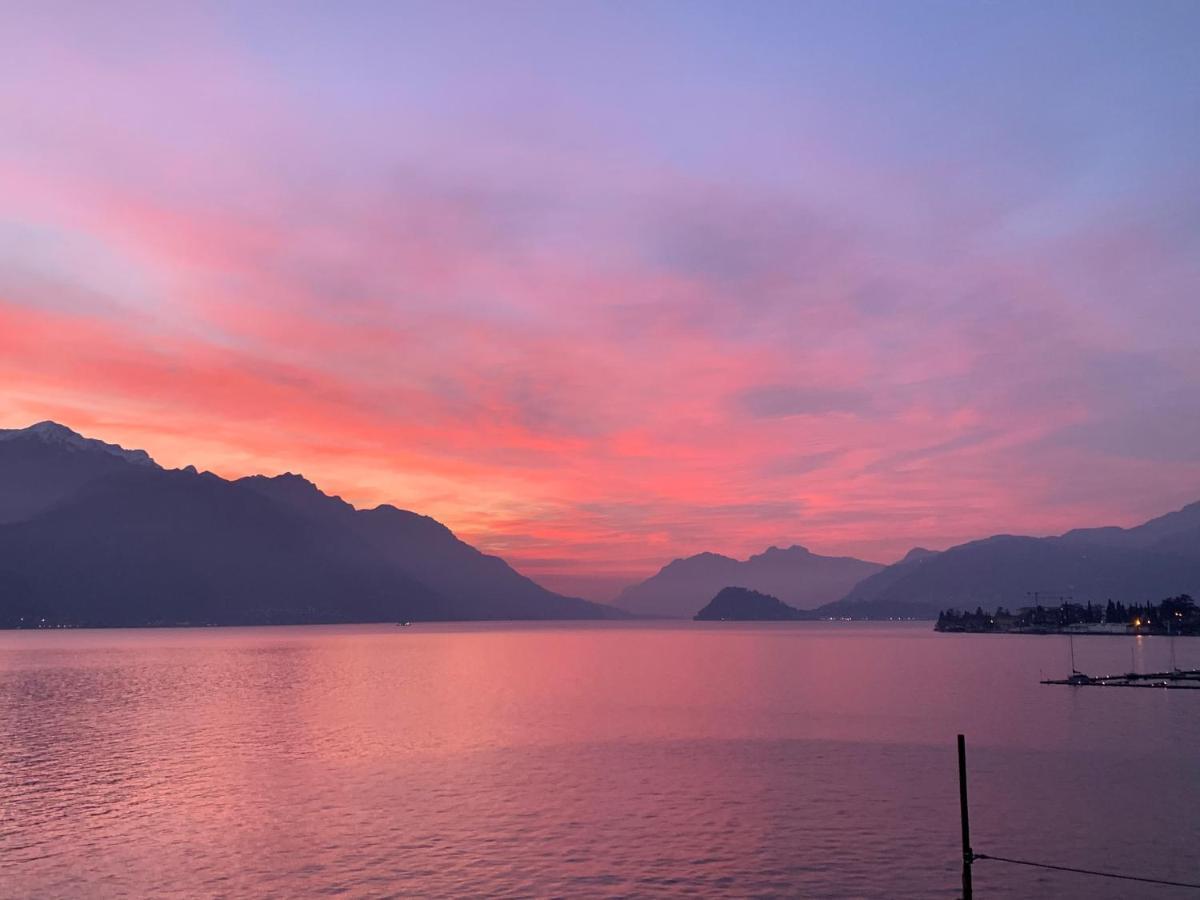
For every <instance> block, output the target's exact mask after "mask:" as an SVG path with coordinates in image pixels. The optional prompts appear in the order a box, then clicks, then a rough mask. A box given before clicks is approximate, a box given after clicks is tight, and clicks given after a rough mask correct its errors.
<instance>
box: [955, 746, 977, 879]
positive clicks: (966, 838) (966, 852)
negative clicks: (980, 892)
mask: <svg viewBox="0 0 1200 900" xmlns="http://www.w3.org/2000/svg"><path fill="white" fill-rule="evenodd" d="M958 810H959V813H960V814H961V816H962V854H963V865H962V889H963V900H971V863H972V861H973V860H974V859H975V857H974V854H972V853H971V821H970V818H969V816H968V815H967V739H966V738H965V737H964V736H963V735H961V734H960V735H959V736H958Z"/></svg>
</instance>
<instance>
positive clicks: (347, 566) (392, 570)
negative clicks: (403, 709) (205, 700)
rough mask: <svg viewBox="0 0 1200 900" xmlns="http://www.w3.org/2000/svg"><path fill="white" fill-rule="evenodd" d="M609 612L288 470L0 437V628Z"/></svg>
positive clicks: (29, 431) (37, 430)
mask: <svg viewBox="0 0 1200 900" xmlns="http://www.w3.org/2000/svg"><path fill="white" fill-rule="evenodd" d="M619 615H622V614H621V613H620V612H619V611H617V610H614V609H611V608H609V607H605V606H603V605H601V604H596V603H590V602H588V601H586V600H581V599H579V598H573V597H564V596H561V595H558V594H555V593H553V592H551V591H548V590H546V589H545V588H543V587H541V586H540V585H538V584H536V583H535V582H533V581H532V580H530V579H528V578H526V577H524V576H523V575H520V574H519V573H517V572H515V571H514V570H513V569H512V568H511V567H509V566H508V564H507V563H505V562H504V561H503V560H502V559H500V558H498V557H495V556H489V555H487V554H484V553H481V552H480V551H478V550H476V549H475V548H474V547H471V546H470V545H468V544H466V543H465V542H463V541H461V540H459V539H458V538H457V537H455V536H454V534H453V533H452V532H451V531H450V530H449V529H448V528H446V527H445V526H444V525H442V524H441V523H439V522H437V521H435V520H434V519H431V518H429V517H427V516H420V515H418V514H416V513H411V512H407V511H404V510H400V509H396V508H395V507H392V506H380V507H376V508H375V509H368V510H358V509H355V508H354V507H353V506H351V505H350V504H349V503H346V502H345V501H343V500H342V499H341V498H338V497H331V496H329V495H326V494H324V493H322V492H321V491H320V490H319V489H318V488H317V487H316V486H315V485H314V484H312V483H311V482H309V481H307V480H306V479H304V478H302V477H301V476H298V475H292V474H290V473H289V474H287V475H283V476H278V477H275V478H268V477H265V476H251V477H249V478H243V479H238V480H236V481H228V480H226V479H223V478H220V477H218V476H216V475H214V474H212V473H209V472H205V473H200V472H197V471H196V470H195V469H194V468H192V467H190V466H189V467H188V468H187V469H178V470H167V469H163V468H161V467H160V466H159V465H158V464H157V463H155V462H154V460H153V459H151V458H150V456H149V455H148V454H146V453H145V452H144V451H141V450H126V449H125V448H122V447H119V446H117V445H115V444H106V443H104V442H102V441H97V440H94V439H91V438H86V437H83V436H82V435H79V434H78V433H76V432H74V431H72V430H71V429H69V428H66V427H65V426H62V425H59V424H57V423H52V422H43V423H38V424H37V425H35V426H32V427H30V428H26V429H8V430H4V431H0V626H8V627H12V626H20V625H26V626H27V625H30V624H40V623H41V622H42V620H43V619H44V620H45V621H46V624H67V625H96V626H110V625H152V624H160V625H161V624H259V623H277V624H284V623H303V622H369V621H398V620H404V619H408V620H429V619H503V618H538V619H543V618H607V617H614V616H619Z"/></svg>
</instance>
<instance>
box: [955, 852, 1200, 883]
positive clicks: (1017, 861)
mask: <svg viewBox="0 0 1200 900" xmlns="http://www.w3.org/2000/svg"><path fill="white" fill-rule="evenodd" d="M971 859H972V861H974V860H976V859H991V860H995V861H996V862H1006V863H1015V864H1016V865H1018V866H1033V867H1035V868H1038V869H1055V870H1056V871H1059V872H1076V873H1078V874H1080V875H1099V876H1100V877H1101V878H1120V879H1121V880H1123V881H1141V882H1144V883H1145V884H1165V885H1169V886H1170V887H1183V888H1193V889H1195V890H1200V884H1194V883H1192V882H1190V881H1168V880H1166V879H1164V878H1145V877H1142V876H1141V875H1121V874H1118V873H1117V872H1097V871H1095V870H1094V869H1077V868H1075V867H1074V866H1055V865H1052V864H1050V863H1040V862H1030V861H1029V860H1027V859H1009V858H1008V857H1006V856H988V855H987V854H986V853H972V854H971Z"/></svg>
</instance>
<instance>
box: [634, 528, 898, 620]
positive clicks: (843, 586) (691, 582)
mask: <svg viewBox="0 0 1200 900" xmlns="http://www.w3.org/2000/svg"><path fill="white" fill-rule="evenodd" d="M883 568H884V567H883V566H882V565H880V564H879V563H873V562H865V561H863V560H861V559H854V558H852V557H846V556H838V557H835V556H818V555H817V554H815V553H810V552H809V551H808V550H807V549H805V548H804V547H801V546H798V545H795V546H792V547H788V548H786V549H781V548H779V547H770V548H768V549H767V550H766V551H764V552H763V553H759V554H758V555H756V556H751V557H750V558H749V559H747V560H744V561H742V560H737V559H733V558H731V557H728V556H721V555H720V554H717V553H700V554H697V555H696V556H689V557H687V558H686V559H677V560H675V561H674V562H671V563H669V564H667V565H666V566H664V567H663V568H662V569H661V570H659V572H658V573H657V574H655V575H653V576H652V577H650V578H648V579H646V580H645V581H643V582H640V583H639V584H635V585H632V586H631V587H627V588H626V589H625V590H624V591H622V592H621V594H620V596H619V597H618V598H617V599H616V601H615V603H616V605H617V606H619V607H621V608H622V609H627V610H629V611H630V612H632V613H636V614H638V615H644V616H663V617H668V618H672V617H674V618H691V617H692V616H694V615H695V614H696V613H697V611H699V610H700V608H701V607H702V606H704V605H705V604H706V603H707V602H708V601H709V600H710V599H712V597H713V596H714V594H716V593H717V592H718V591H720V590H721V588H723V587H726V586H728V585H740V586H742V587H745V588H750V589H752V590H755V591H761V592H763V593H766V594H769V595H771V596H774V597H778V598H781V599H782V601H783V602H785V603H787V604H789V605H790V606H794V607H797V608H799V609H812V608H813V607H816V606H821V605H823V604H826V603H830V602H832V601H834V600H836V599H838V598H839V597H841V596H843V595H844V594H845V593H846V591H848V590H849V589H850V588H852V587H853V586H854V585H855V584H857V583H858V582H859V581H861V580H862V579H863V578H865V577H867V576H868V575H871V574H874V573H875V572H878V571H880V570H882V569H883Z"/></svg>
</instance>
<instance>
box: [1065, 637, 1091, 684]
mask: <svg viewBox="0 0 1200 900" xmlns="http://www.w3.org/2000/svg"><path fill="white" fill-rule="evenodd" d="M1067 639H1068V640H1069V641H1070V648H1071V675H1070V677H1069V678H1068V679H1067V684H1092V683H1093V682H1094V680H1095V679H1093V678H1092V676H1091V675H1084V674H1083V673H1082V672H1080V671H1079V670H1078V669H1077V668H1075V635H1073V634H1069V635H1067Z"/></svg>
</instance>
